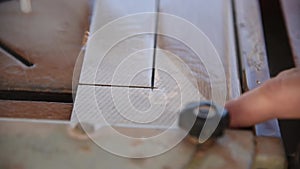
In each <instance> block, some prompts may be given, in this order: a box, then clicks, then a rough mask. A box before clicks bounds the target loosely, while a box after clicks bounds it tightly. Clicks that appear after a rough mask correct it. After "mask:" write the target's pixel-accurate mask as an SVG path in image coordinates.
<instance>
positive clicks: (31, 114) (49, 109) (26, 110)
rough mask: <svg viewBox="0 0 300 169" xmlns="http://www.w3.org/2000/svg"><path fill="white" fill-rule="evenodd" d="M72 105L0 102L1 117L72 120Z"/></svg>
mask: <svg viewBox="0 0 300 169" xmlns="http://www.w3.org/2000/svg"><path fill="white" fill-rule="evenodd" d="M72 107H73V105H72V104H71V103H54V102H34V101H11V100H0V117H6V118H26V119H51V120H67V121H68V120H70V117H71V112H72Z"/></svg>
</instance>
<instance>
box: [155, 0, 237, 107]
mask: <svg viewBox="0 0 300 169" xmlns="http://www.w3.org/2000/svg"><path fill="white" fill-rule="evenodd" d="M159 12H161V13H165V14H167V15H160V17H159V20H158V34H160V36H158V42H157V44H158V48H159V49H160V50H165V51H168V52H170V53H172V54H173V56H170V55H169V56H168V57H172V58H178V59H180V60H181V64H180V65H177V69H175V70H174V71H176V72H178V71H182V67H185V66H187V67H188V68H189V69H190V70H189V71H190V72H189V73H188V74H189V76H186V77H187V78H188V79H190V80H192V79H196V84H197V85H198V89H199V91H200V93H202V95H203V96H204V97H205V98H207V99H212V82H213V83H214V84H215V86H217V87H220V86H222V85H224V84H225V88H224V90H219V91H221V92H225V91H226V89H227V94H226V95H227V96H226V99H232V98H235V97H237V96H238V95H239V94H240V87H239V86H240V84H239V80H238V79H239V77H238V72H237V60H236V53H235V42H234V30H233V21H232V18H233V16H232V6H231V1H230V0H211V1H206V0H191V1H189V3H186V1H184V0H161V1H160V5H159ZM213 48H215V50H216V51H214V49H213ZM216 52H217V53H216ZM214 55H215V56H214ZM160 57H164V55H161V56H156V69H157V66H162V65H165V66H167V62H165V61H164V60H165V59H164V58H160ZM171 60H173V59H171ZM216 72H220V73H222V74H223V76H220V75H219V76H218V75H216ZM159 74H160V72H159V71H156V74H155V78H156V79H155V85H156V87H158V88H159V86H160V84H159V83H160V82H159V81H160V79H159V76H160V75H159ZM217 94H218V93H217ZM214 101H216V102H218V99H217V100H214Z"/></svg>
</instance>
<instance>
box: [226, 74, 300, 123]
mask: <svg viewBox="0 0 300 169" xmlns="http://www.w3.org/2000/svg"><path fill="white" fill-rule="evenodd" d="M225 107H226V108H227V110H228V111H229V112H230V115H231V122H230V126H232V127H247V126H251V125H254V124H256V123H260V122H263V121H266V120H269V119H272V118H279V119H291V118H300V68H293V69H290V70H286V71H283V72H281V73H280V74H279V75H278V76H276V77H275V78H272V79H270V80H268V81H266V82H265V83H263V84H262V85H261V86H259V87H258V88H256V89H253V90H251V91H249V92H246V93H244V94H243V95H242V96H240V97H239V98H237V99H235V100H231V101H228V102H227V103H226V105H225Z"/></svg>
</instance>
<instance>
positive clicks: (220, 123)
mask: <svg viewBox="0 0 300 169" xmlns="http://www.w3.org/2000/svg"><path fill="white" fill-rule="evenodd" d="M210 110H211V111H210ZM229 121H230V117H229V113H228V111H227V110H226V109H225V108H223V107H219V106H217V105H216V104H214V103H212V102H209V101H205V102H198V103H191V104H189V105H187V106H186V108H185V109H184V110H183V111H182V112H181V113H180V115H179V126H180V127H181V128H182V129H184V130H187V131H188V132H189V135H190V136H193V137H196V138H199V136H200V133H201V132H204V134H210V133H211V136H210V138H216V137H220V136H222V135H223V133H224V130H225V129H226V128H228V127H229ZM204 125H206V127H205V128H203V127H204ZM216 125H217V127H216ZM203 129H205V130H204V131H202V130H203ZM214 129H215V130H214Z"/></svg>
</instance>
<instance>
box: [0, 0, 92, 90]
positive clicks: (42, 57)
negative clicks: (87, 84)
mask: <svg viewBox="0 0 300 169" xmlns="http://www.w3.org/2000/svg"><path fill="white" fill-rule="evenodd" d="M88 15H89V7H88V1H87V0H75V1H72V2H71V1H68V0H54V1H47V0H39V1H32V12H31V13H28V14H24V13H22V12H21V10H20V6H19V2H18V1H6V2H1V3H0V25H1V27H0V42H1V43H2V44H4V45H5V46H7V47H8V48H10V49H11V50H13V51H15V52H16V53H17V54H19V55H21V56H22V57H23V58H24V59H26V60H28V61H29V62H31V63H32V64H33V65H32V66H26V65H24V64H22V63H21V62H20V61H18V60H17V59H15V58H14V57H12V56H11V55H9V54H7V53H5V52H3V50H1V51H0V72H1V73H0V90H10V91H13V90H18V91H35V92H57V93H59V92H63V93H71V92H72V75H73V68H74V65H75V62H76V59H77V56H78V54H79V52H80V49H81V46H82V44H81V42H82V37H83V35H84V31H85V30H86V29H87V27H88Z"/></svg>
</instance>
